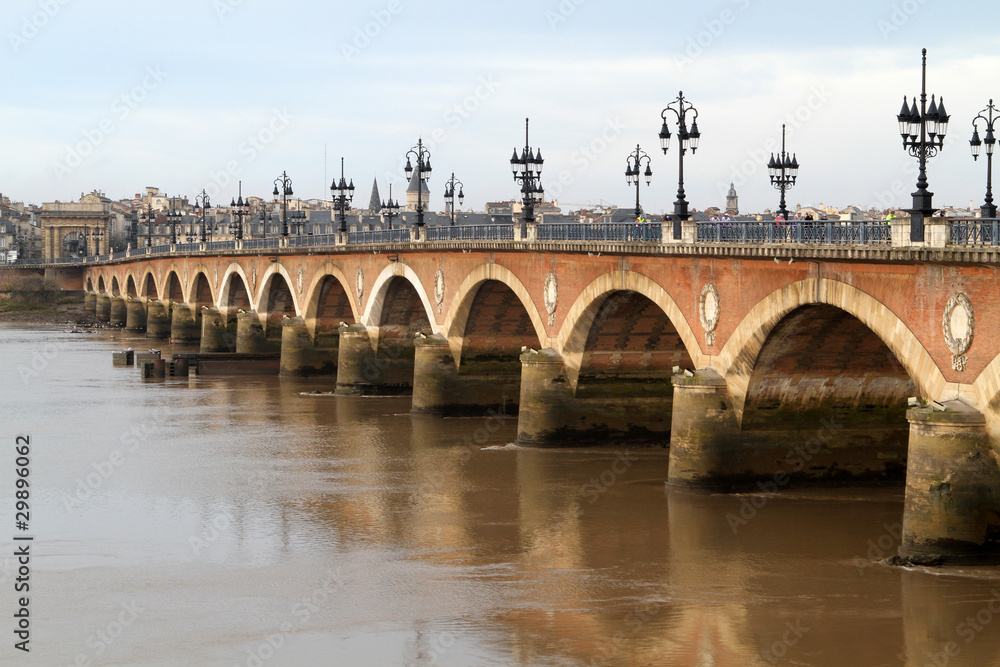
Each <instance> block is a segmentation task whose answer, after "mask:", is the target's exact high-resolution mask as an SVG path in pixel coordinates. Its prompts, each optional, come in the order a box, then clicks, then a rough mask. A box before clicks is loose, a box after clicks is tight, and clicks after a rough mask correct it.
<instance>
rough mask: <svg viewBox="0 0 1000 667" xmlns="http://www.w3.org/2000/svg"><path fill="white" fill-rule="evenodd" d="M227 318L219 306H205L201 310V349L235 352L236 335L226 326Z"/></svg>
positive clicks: (203, 350) (204, 350)
mask: <svg viewBox="0 0 1000 667" xmlns="http://www.w3.org/2000/svg"><path fill="white" fill-rule="evenodd" d="M226 324H227V322H226V318H225V317H224V316H223V315H222V313H220V312H219V309H218V308H205V309H203V310H202V311H201V351H202V352H233V351H235V350H236V337H235V336H234V335H233V334H232V333H230V331H229V329H228V327H227V326H226Z"/></svg>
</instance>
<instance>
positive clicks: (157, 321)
mask: <svg viewBox="0 0 1000 667" xmlns="http://www.w3.org/2000/svg"><path fill="white" fill-rule="evenodd" d="M146 338H157V339H167V338H170V311H168V310H167V306H166V304H164V303H163V302H162V301H150V302H149V303H148V304H146Z"/></svg>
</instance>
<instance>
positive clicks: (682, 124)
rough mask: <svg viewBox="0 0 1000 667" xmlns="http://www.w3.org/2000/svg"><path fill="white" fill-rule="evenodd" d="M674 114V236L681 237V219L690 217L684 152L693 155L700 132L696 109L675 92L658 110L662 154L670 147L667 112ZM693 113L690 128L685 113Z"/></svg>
mask: <svg viewBox="0 0 1000 667" xmlns="http://www.w3.org/2000/svg"><path fill="white" fill-rule="evenodd" d="M668 111H669V112H671V113H673V114H674V116H675V117H676V120H677V143H679V144H680V150H679V151H678V152H679V153H680V154H679V155H678V165H679V167H678V172H677V174H678V176H677V201H675V202H674V238H675V239H679V238H681V221H683V220H687V219H688V218H689V217H691V216H690V215H689V214H688V203H687V200H686V199H685V198H684V154H685V153H686V152H687V151H688V149H691V154H692V155H694V154H695V153H696V152H697V151H698V141H699V139H701V132H699V131H698V110H697V109H695V108H694V105H693V104H691V103H690V102H689V101H687V100H685V99H684V92H683V91H681V92H679V93H677V99H676V100H674V101H673V102H671V103H670V104H668V105H667V106H666V108H665V109H664V110H663V111H661V112H660V118H662V119H663V125H662V126H661V127H660V148H662V149H663V154H664V155H666V154H667V149H669V148H670V128H669V127H668V126H667V112H668ZM688 113H693V114H694V118H692V119H691V129H690V130H689V129H688V126H687V115H688Z"/></svg>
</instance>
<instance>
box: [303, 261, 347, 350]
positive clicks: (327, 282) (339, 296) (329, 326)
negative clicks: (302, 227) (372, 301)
mask: <svg viewBox="0 0 1000 667" xmlns="http://www.w3.org/2000/svg"><path fill="white" fill-rule="evenodd" d="M349 285H350V282H349V281H348V279H347V275H346V274H345V273H344V271H343V270H342V269H341V268H340V267H339V266H337V265H335V264H333V263H331V262H327V263H326V264H325V265H324V266H322V267H321V268H320V269H319V270H318V271H316V273H315V275H314V276H313V279H312V281H311V282H310V284H309V287H308V288H307V289H306V298H305V301H304V312H303V313H302V317H303V318H305V321H306V325H307V326H308V328H309V331H310V333H311V334H313V335H315V334H316V333H317V331H319V330H321V329H322V330H333V329H336V328H337V327H338V326H339V324H340V323H341V322H345V323H347V324H354V323H355V322H357V320H358V304H357V301H356V300H355V298H354V293H353V292H352V290H351V289H349V287H348V286H349Z"/></svg>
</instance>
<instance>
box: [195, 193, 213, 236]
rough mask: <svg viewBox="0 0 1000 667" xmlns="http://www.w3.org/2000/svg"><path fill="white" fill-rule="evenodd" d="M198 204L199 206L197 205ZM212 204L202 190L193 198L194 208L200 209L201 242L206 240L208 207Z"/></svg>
mask: <svg viewBox="0 0 1000 667" xmlns="http://www.w3.org/2000/svg"><path fill="white" fill-rule="evenodd" d="M199 204H200V206H199ZM211 205H212V200H211V198H210V197H209V196H208V193H207V192H205V191H204V190H202V191H201V194H200V195H196V196H195V198H194V210H195V211H198V210H199V209H200V210H201V233H200V235H199V236H200V238H199V240H200V241H201V242H202V243H205V242H206V241H208V229H207V227H208V207H209V206H211Z"/></svg>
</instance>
